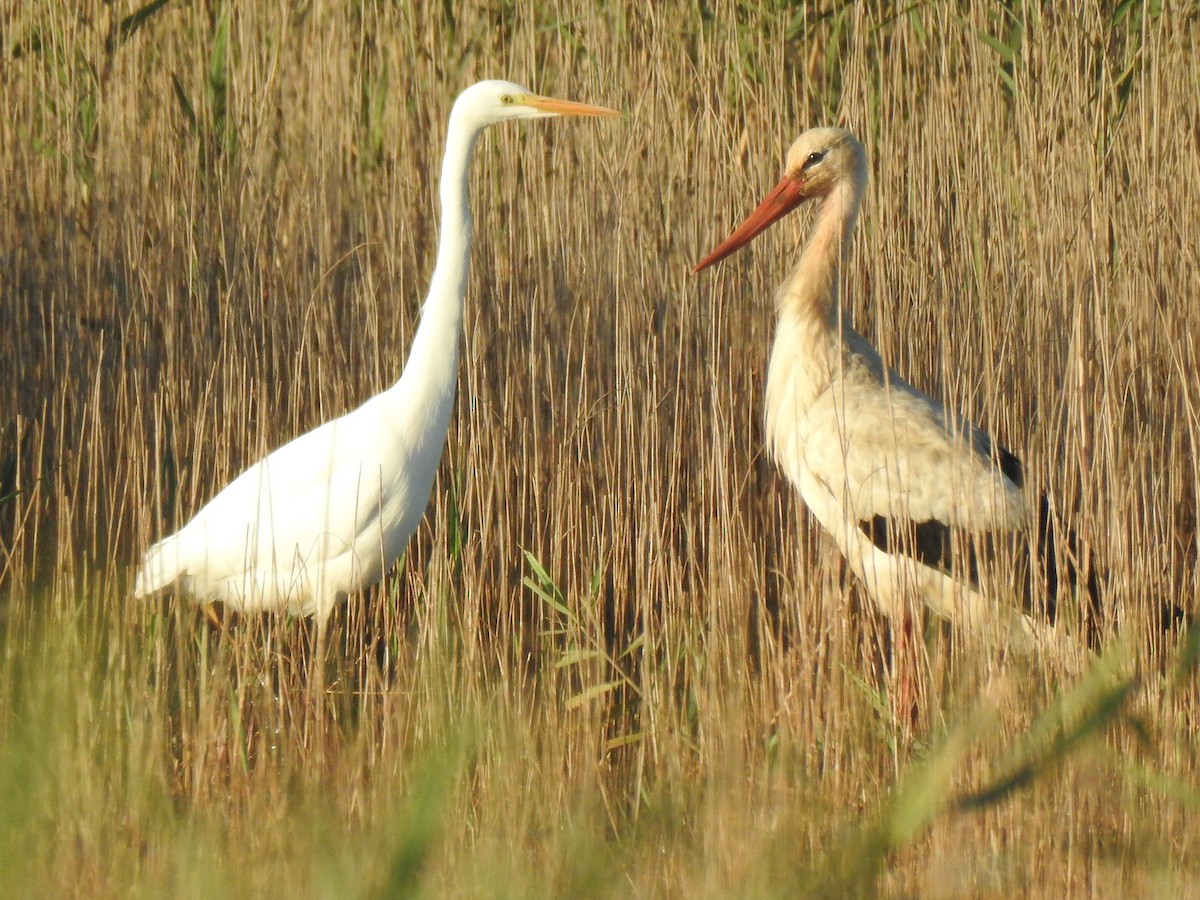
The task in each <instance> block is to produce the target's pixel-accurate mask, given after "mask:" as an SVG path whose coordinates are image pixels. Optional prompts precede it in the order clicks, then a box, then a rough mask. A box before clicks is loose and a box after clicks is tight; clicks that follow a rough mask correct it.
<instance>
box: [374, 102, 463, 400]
mask: <svg viewBox="0 0 1200 900" xmlns="http://www.w3.org/2000/svg"><path fill="white" fill-rule="evenodd" d="M482 130H483V126H482V125H480V124H479V123H478V122H476V121H473V120H472V119H471V118H469V117H468V116H467V115H465V114H464V113H463V111H462V110H461V109H460V108H459V107H458V106H455V108H454V109H453V110H452V111H451V113H450V126H449V128H448V130H447V133H446V155H445V157H444V158H443V159H442V177H441V183H440V186H439V193H440V197H441V212H442V223H441V234H440V237H439V239H438V251H437V264H436V265H435V266H434V270H433V277H432V278H431V279H430V283H429V293H428V294H426V296H425V303H424V305H423V306H422V307H421V320H420V322H419V323H418V325H417V333H416V335H414V336H413V342H412V348H411V349H410V350H409V354H408V362H407V364H406V365H405V367H404V374H403V375H402V376H401V377H400V381H399V382H397V383H396V385H395V387H394V388H393V390H394V391H396V392H397V394H399V395H402V396H407V397H408V399H407V400H406V401H405V402H406V403H409V404H411V403H413V402H414V399H415V398H414V397H413V394H416V393H419V394H428V393H431V392H432V393H439V394H442V395H445V394H447V393H448V395H449V398H450V399H453V396H454V386H455V382H456V380H457V377H458V335H459V331H460V329H461V327H462V317H463V299H464V297H465V295H466V290H467V272H468V269H469V267H470V262H471V208H470V195H469V192H468V188H467V177H468V175H469V173H470V168H471V158H472V156H473V155H474V152H475V141H476V139H477V138H478V137H479V133H480V132H481V131H482Z"/></svg>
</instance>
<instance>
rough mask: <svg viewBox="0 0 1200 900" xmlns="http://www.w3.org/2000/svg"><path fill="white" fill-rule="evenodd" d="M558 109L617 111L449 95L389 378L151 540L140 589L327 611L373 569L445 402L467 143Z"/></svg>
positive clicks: (457, 308)
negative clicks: (408, 321)
mask: <svg viewBox="0 0 1200 900" xmlns="http://www.w3.org/2000/svg"><path fill="white" fill-rule="evenodd" d="M556 115H583V116H608V115H616V113H615V112H613V111H612V110H608V109H604V108H602V107H595V106H585V105H584V104H580V103H571V102H568V101H563V100H553V99H550V98H546V97H539V96H536V95H534V94H530V93H529V92H528V91H527V90H526V89H525V88H522V87H520V86H519V85H516V84H512V83H511V82H505V81H483V82H479V83H478V84H476V85H473V86H472V87H470V88H468V89H467V90H466V91H464V92H463V93H462V94H461V95H460V96H459V98H458V99H457V100H456V101H455V104H454V108H453V110H452V111H451V113H450V123H449V128H448V130H447V135H446V153H445V157H444V159H443V162H442V176H441V183H440V196H441V210H442V222H441V237H440V240H439V242H438V254H437V264H436V267H435V269H434V273H433V278H432V280H431V283H430V286H429V293H428V294H427V296H426V299H425V304H424V306H423V307H422V310H421V319H420V323H419V325H418V327H417V333H416V336H415V337H414V338H413V344H412V349H411V351H410V353H409V357H408V362H407V364H406V365H405V368H404V372H403V374H402V375H401V377H400V379H399V380H398V381H397V382H396V383H395V384H394V385H393V386H392V387H390V388H389V389H388V390H386V391H384V392H383V393H381V394H379V395H377V396H375V397H373V398H371V399H370V400H368V401H367V402H366V403H364V404H363V405H362V406H360V407H358V408H357V409H355V410H354V411H352V412H350V413H347V414H346V415H344V416H342V417H341V418H338V419H335V420H333V421H331V422H327V423H325V424H324V425H321V426H319V427H318V428H315V429H313V430H312V431H310V432H308V433H307V434H304V435H301V436H300V437H298V438H296V439H295V440H293V441H292V442H290V443H288V444H286V445H284V446H283V447H281V448H280V449H278V450H276V451H275V452H273V453H271V454H270V455H268V456H266V457H265V458H263V459H261V460H259V461H258V462H257V463H255V464H254V465H253V466H251V467H250V468H249V469H247V470H246V471H245V472H243V473H242V474H241V475H239V476H238V477H237V478H236V479H234V480H233V481H232V482H231V483H230V484H229V485H228V486H227V487H225V488H224V489H223V490H222V491H221V492H220V493H219V494H217V496H216V497H214V498H213V499H212V500H211V501H210V502H209V503H208V504H207V505H206V506H204V507H203V508H202V509H201V510H200V511H199V512H198V513H196V515H195V517H194V518H193V519H192V520H191V521H190V522H189V523H188V524H187V525H185V526H184V527H183V528H182V529H181V530H180V531H179V532H177V533H176V534H173V535H171V536H170V537H168V538H165V539H164V540H162V541H160V542H159V543H157V544H155V545H154V546H153V547H151V548H150V550H149V551H147V553H146V556H145V558H144V559H143V561H142V567H141V570H140V571H139V572H138V576H137V584H136V586H135V594H136V595H137V596H146V595H149V594H153V593H155V592H157V591H160V590H163V589H165V588H168V587H176V588H179V589H181V590H182V591H183V592H185V593H187V594H189V595H190V596H191V597H192V598H193V599H195V600H196V601H198V602H210V601H222V602H224V603H225V604H226V605H228V606H230V607H232V608H233V609H235V610H240V611H262V610H288V611H291V612H294V613H300V614H303V615H306V616H307V615H315V616H316V617H317V619H318V621H324V620H325V618H326V617H327V616H328V615H329V613H330V611H331V610H332V609H333V607H334V606H335V605H336V604H337V602H338V601H339V600H342V599H344V598H345V597H346V595H347V594H349V593H350V592H352V591H354V590H357V589H359V588H362V587H366V586H368V585H370V584H373V583H374V582H376V581H378V580H379V579H380V578H381V577H382V576H383V574H384V572H385V571H386V570H387V569H388V567H389V566H391V564H392V563H393V562H394V561H395V560H396V559H397V557H399V555H400V553H401V552H403V550H404V548H405V546H406V545H407V544H408V539H409V537H410V536H411V535H412V533H413V531H414V530H415V529H416V527H417V524H418V522H419V521H420V520H421V516H422V515H423V514H424V511H425V507H426V505H427V504H428V502H429V494H430V491H431V489H432V487H433V481H434V476H435V474H436V473H437V468H438V462H439V460H440V458H441V455H442V448H443V446H444V445H445V442H446V433H447V430H448V428H449V423H450V413H451V410H452V408H453V405H454V393H455V385H456V382H457V379H458V339H459V331H460V329H461V324H462V314H463V299H464V295H465V293H466V283H467V271H468V266H469V264H470V257H471V212H470V205H469V196H468V190H467V176H468V174H469V171H470V165H471V158H472V155H473V153H474V149H475V143H476V140H477V139H478V137H479V135H480V134H481V133H482V132H483V130H484V129H485V128H487V127H488V126H489V125H493V124H496V123H497V122H502V121H506V120H509V119H528V118H542V117H546V116H556Z"/></svg>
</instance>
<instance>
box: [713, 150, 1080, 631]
mask: <svg viewBox="0 0 1200 900" xmlns="http://www.w3.org/2000/svg"><path fill="white" fill-rule="evenodd" d="M866 180H867V159H866V154H865V152H864V151H863V148H862V145H861V144H860V143H859V142H858V141H857V140H856V139H855V138H854V136H853V135H852V134H850V133H849V132H848V131H845V130H843V129H840V128H815V129H812V130H810V131H807V132H805V133H804V134H803V135H801V136H800V137H799V138H798V139H797V140H796V141H795V143H793V144H792V146H791V149H790V150H789V151H788V154H787V166H786V170H785V173H784V176H783V178H782V180H781V181H780V182H779V183H778V184H777V185H776V186H775V188H774V189H773V190H772V191H771V192H770V193H769V194H768V195H767V197H766V198H765V199H764V200H763V201H762V203H761V204H760V205H759V206H758V208H757V209H755V210H754V212H753V213H751V214H750V216H749V217H748V218H747V219H746V220H745V221H744V222H743V223H742V224H741V225H740V226H738V227H737V228H736V229H735V230H734V232H733V233H732V234H731V235H730V236H729V237H728V238H727V239H726V240H725V242H724V243H722V244H721V245H720V246H718V247H717V248H716V249H715V250H714V251H713V252H712V253H711V254H709V256H707V257H706V258H705V259H704V260H703V261H702V262H701V263H700V264H699V265H698V266H697V267H696V271H700V270H701V269H703V268H705V267H706V266H710V265H712V264H713V263H715V262H717V261H718V260H720V259H722V258H724V257H725V256H727V255H729V254H731V253H733V252H734V251H735V250H737V249H739V248H740V247H742V246H744V245H745V244H747V243H749V242H750V241H751V240H752V239H753V238H754V237H755V236H756V235H758V234H759V233H761V232H762V231H763V230H765V229H766V228H767V227H768V226H769V225H771V224H772V223H773V222H775V221H777V220H778V219H780V218H781V217H783V216H784V215H785V214H787V213H788V212H790V211H791V210H793V209H795V208H796V207H798V206H799V205H800V204H802V203H803V202H804V201H806V200H809V199H814V198H815V199H817V200H818V202H819V204H820V208H819V212H818V214H817V219H816V224H815V227H814V228H813V232H812V236H811V237H810V238H809V240H808V244H807V246H806V247H805V249H804V251H803V253H802V254H801V256H800V260H799V262H798V263H797V264H796V266H795V267H794V268H793V269H792V271H791V274H789V275H788V277H787V278H786V279H785V280H784V282H783V283H782V284H781V285H780V286H779V288H778V291H777V293H776V295H775V305H776V311H777V315H778V325H777V330H776V334H775V342H774V346H773V348H772V351H771V361H770V367H769V370H768V375H767V398H766V400H767V402H766V437H767V441H768V443H769V446H770V449H771V452H772V454H773V456H774V458H775V459H776V461H777V463H778V465H779V466H780V468H781V469H782V470H783V472H784V474H785V475H786V476H787V477H788V479H789V480H790V481H791V482H792V484H793V485H794V486H795V487H796V488H797V489H798V490H799V492H800V496H801V497H802V498H803V500H804V502H805V504H806V505H807V506H808V508H809V509H810V510H811V511H812V513H813V515H814V516H815V517H816V518H817V520H818V521H819V522H820V523H821V525H822V526H823V527H824V528H825V530H826V531H827V532H829V534H830V535H831V536H832V537H833V540H834V541H835V542H836V543H837V546H838V548H839V549H840V550H841V552H842V554H843V555H844V556H845V558H846V561H847V562H848V564H849V566H850V569H851V570H852V571H853V572H854V573H855V575H856V576H857V577H858V578H859V579H861V581H862V582H863V584H864V585H865V586H866V589H867V591H868V593H869V594H870V596H871V597H872V598H873V599H874V601H875V602H876V604H877V605H878V607H879V608H880V610H881V611H882V612H883V613H884V614H885V615H887V616H888V617H889V618H894V619H898V620H899V621H901V622H903V623H905V625H906V626H907V625H908V623H909V621H910V620H909V605H908V602H907V600H908V598H913V599H919V600H921V601H923V602H924V603H925V604H926V605H927V606H928V607H929V608H930V609H931V610H932V611H934V612H935V613H937V614H939V615H941V616H943V617H946V618H949V619H951V620H956V621H958V622H960V623H966V624H968V625H969V626H975V625H980V624H982V623H984V622H988V621H991V622H997V621H999V622H1000V623H1002V626H1003V627H1004V628H1005V629H1006V630H1009V629H1012V630H1014V631H1015V632H1018V633H1028V632H1029V631H1030V630H1031V629H1033V628H1034V626H1033V623H1032V620H1030V619H1029V618H1028V617H1026V616H1024V615H1022V614H1020V613H1018V612H1017V611H1016V610H1015V607H1012V606H1009V607H1003V608H998V607H997V604H995V603H992V602H990V601H989V600H988V599H987V594H988V591H987V590H986V589H984V588H985V587H986V586H981V579H982V578H983V577H984V572H983V568H984V567H981V566H980V564H979V563H980V561H981V560H982V559H985V558H989V557H993V556H995V555H997V554H1001V553H1002V552H1007V553H1008V554H1009V556H1008V557H1004V556H1001V558H1002V559H1005V558H1008V559H1012V560H1013V561H1014V562H1016V563H1017V564H1018V566H1019V567H1020V568H1017V569H1011V568H1005V567H1003V566H1001V567H1000V568H1001V569H1002V571H1001V572H1000V573H999V576H1000V577H1001V578H1005V577H1007V578H1008V579H1009V580H1010V584H1011V586H1013V587H1015V588H1017V590H1018V591H1019V592H1020V593H1021V595H1022V599H1023V601H1024V602H1025V605H1026V610H1027V611H1029V606H1030V605H1033V606H1037V607H1039V608H1043V612H1044V613H1045V615H1044V616H1043V617H1042V618H1053V615H1054V612H1055V609H1056V599H1057V593H1058V587H1059V582H1060V569H1061V575H1062V576H1063V578H1062V579H1061V580H1063V581H1064V583H1065V582H1069V583H1070V584H1071V585H1072V587H1074V586H1075V584H1076V581H1077V579H1078V578H1079V575H1078V573H1079V572H1080V571H1084V572H1086V580H1085V584H1084V585H1083V587H1084V589H1083V590H1081V591H1080V592H1079V593H1080V594H1082V595H1084V596H1083V597H1082V599H1083V601H1084V602H1083V604H1082V606H1083V612H1082V617H1083V618H1084V620H1085V626H1087V627H1088V628H1091V627H1092V624H1093V622H1092V619H1093V618H1094V617H1095V616H1096V614H1097V605H1098V603H1099V592H1100V584H1099V578H1098V575H1097V573H1096V571H1095V570H1094V569H1093V568H1092V567H1091V566H1090V565H1087V564H1083V565H1081V563H1084V559H1083V558H1082V557H1081V556H1080V551H1079V547H1078V544H1077V541H1076V540H1075V538H1074V535H1072V534H1071V533H1070V532H1069V531H1068V530H1066V529H1058V528H1056V527H1055V525H1054V520H1053V516H1052V515H1051V508H1050V504H1049V502H1048V500H1047V499H1046V498H1045V497H1044V496H1043V497H1037V496H1030V494H1029V492H1028V491H1027V490H1026V487H1025V482H1024V476H1023V472H1022V468H1021V463H1020V461H1019V460H1018V459H1017V458H1016V457H1015V456H1013V454H1011V453H1010V452H1008V451H1007V450H1005V449H1004V448H1003V447H1000V446H998V445H997V444H995V443H994V442H993V441H992V440H991V439H990V438H989V437H988V435H987V434H985V433H984V432H982V431H980V430H979V429H978V428H976V427H975V426H974V425H972V424H971V423H970V422H968V421H966V420H965V419H963V418H961V417H959V416H957V415H955V414H953V413H950V412H947V411H946V409H945V408H944V407H943V406H942V404H941V403H939V402H938V401H936V400H934V399H932V398H931V397H928V396H926V395H925V394H924V393H922V392H921V391H919V390H917V389H916V388H915V387H913V386H912V385H911V384H909V383H908V382H907V381H905V380H904V379H903V378H901V377H900V375H898V374H897V373H896V372H895V371H893V370H892V369H891V368H889V367H888V366H886V365H885V364H884V363H883V361H882V359H881V358H880V356H879V354H878V353H877V352H876V351H875V349H874V348H873V347H872V346H871V345H870V344H869V343H867V341H866V340H865V339H864V338H863V337H862V336H861V335H859V334H858V333H857V332H856V331H855V330H854V329H853V328H852V327H850V324H849V322H848V321H847V318H848V317H847V316H846V315H845V314H844V313H843V311H842V309H841V304H840V302H839V286H840V284H841V279H842V267H843V265H844V262H845V259H846V257H847V255H848V253H849V250H850V244H851V237H852V232H853V229H854V223H855V220H856V218H857V216H858V211H859V205H860V202H861V200H862V195H863V190H864V188H865V186H866ZM1056 538H1057V539H1058V540H1057V542H1056ZM1006 548H1007V549H1006ZM1034 630H1036V629H1034Z"/></svg>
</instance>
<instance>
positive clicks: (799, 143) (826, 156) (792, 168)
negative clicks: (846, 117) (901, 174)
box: [694, 128, 867, 272]
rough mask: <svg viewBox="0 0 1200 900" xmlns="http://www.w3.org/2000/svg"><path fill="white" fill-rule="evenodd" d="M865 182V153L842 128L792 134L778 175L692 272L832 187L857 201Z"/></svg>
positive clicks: (824, 193)
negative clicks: (850, 192)
mask: <svg viewBox="0 0 1200 900" xmlns="http://www.w3.org/2000/svg"><path fill="white" fill-rule="evenodd" d="M866 182H867V154H866V152H865V151H864V150H863V148H862V144H860V143H859V142H858V140H857V139H856V138H855V137H854V135H852V134H851V133H850V132H848V131H846V130H845V129H844V128H812V129H810V130H808V131H806V132H804V134H802V135H800V137H798V138H796V140H795V142H794V143H793V144H792V146H791V148H790V149H789V150H788V153H787V164H786V166H785V168H784V171H783V178H781V179H780V181H779V183H778V184H777V185H775V187H774V188H772V189H771V192H770V193H769V194H767V196H766V197H765V198H764V199H763V201H762V202H761V203H760V204H759V205H758V208H757V209H755V210H754V212H752V213H750V215H749V216H747V217H746V220H745V221H744V222H742V224H741V225H739V226H738V227H737V228H735V229H734V231H733V234H731V235H729V237H727V238H726V239H725V241H724V243H722V244H721V245H720V246H719V247H717V249H715V250H714V251H713V252H712V253H710V254H709V255H708V256H706V257H705V258H704V259H703V261H701V263H700V264H699V265H698V266H696V268H695V270H694V271H697V272H699V271H700V270H701V269H703V268H706V267H708V266H711V265H712V264H713V263H715V262H717V261H718V260H721V259H724V258H725V257H726V256H728V255H729V254H731V253H733V252H734V251H735V250H739V249H741V248H742V247H744V246H746V244H748V243H750V242H751V241H752V240H754V238H756V237H757V236H758V235H760V234H761V233H762V232H764V231H766V230H767V228H769V227H770V226H771V225H772V224H773V223H775V222H777V221H779V220H780V219H781V218H783V217H784V216H785V215H787V214H788V213H789V212H791V211H792V210H793V209H795V208H796V207H797V206H799V205H800V204H801V203H803V202H804V201H805V200H811V199H813V198H814V197H825V196H827V195H828V194H830V193H832V192H833V191H834V190H835V189H837V188H842V187H844V188H847V189H849V190H851V191H853V192H854V203H855V205H857V202H858V197H859V196H861V194H862V191H863V187H864V186H865V185H866Z"/></svg>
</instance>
